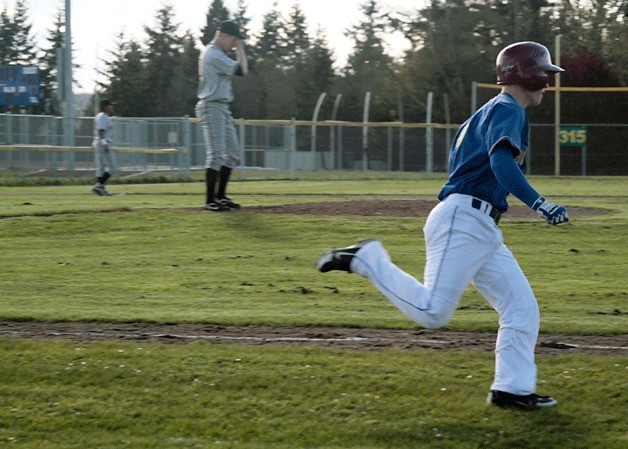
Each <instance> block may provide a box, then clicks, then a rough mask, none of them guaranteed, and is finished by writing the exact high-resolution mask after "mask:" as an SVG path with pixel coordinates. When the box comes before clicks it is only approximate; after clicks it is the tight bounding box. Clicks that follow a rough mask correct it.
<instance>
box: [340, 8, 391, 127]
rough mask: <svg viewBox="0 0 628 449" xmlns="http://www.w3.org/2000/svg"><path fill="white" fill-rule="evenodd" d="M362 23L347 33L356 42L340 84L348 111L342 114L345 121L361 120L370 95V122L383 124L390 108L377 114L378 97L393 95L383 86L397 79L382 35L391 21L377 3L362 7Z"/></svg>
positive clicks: (344, 109) (383, 109) (344, 110)
mask: <svg viewBox="0 0 628 449" xmlns="http://www.w3.org/2000/svg"><path fill="white" fill-rule="evenodd" d="M360 11H361V12H362V15H363V19H362V20H361V21H360V22H359V23H358V24H357V25H356V26H353V27H351V28H350V29H349V30H348V31H347V33H346V34H347V35H348V36H349V37H351V38H352V39H353V41H354V42H355V44H354V50H353V52H352V53H351V54H350V55H349V59H348V61H347V65H346V67H345V69H344V78H343V79H341V80H340V82H339V88H340V91H341V93H343V94H344V95H345V98H346V101H344V104H345V107H344V108H343V109H342V110H341V111H340V113H341V116H342V118H343V119H345V120H361V119H362V111H363V104H364V97H365V94H366V92H371V94H372V98H373V100H372V101H371V113H370V116H371V119H372V120H375V121H377V120H383V119H385V118H386V117H387V116H388V111H389V108H388V106H386V107H384V108H380V110H378V108H377V107H376V106H377V102H378V101H380V100H381V99H379V98H377V95H379V94H384V93H389V94H390V93H392V94H393V95H395V93H394V92H390V90H389V89H388V88H384V87H383V86H384V82H386V81H388V80H389V79H391V78H392V77H393V76H394V70H393V60H392V58H391V57H390V56H389V55H388V54H386V51H385V48H384V41H383V38H382V35H383V34H384V33H385V32H386V31H387V30H388V28H389V26H390V25H389V21H388V19H387V18H386V17H385V15H384V14H382V13H381V12H380V11H379V6H378V4H377V1H376V0H367V2H366V3H364V4H363V5H361V6H360Z"/></svg>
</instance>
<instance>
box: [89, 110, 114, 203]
mask: <svg viewBox="0 0 628 449" xmlns="http://www.w3.org/2000/svg"><path fill="white" fill-rule="evenodd" d="M112 113H113V103H112V102H111V100H102V101H101V102H100V112H99V113H98V114H97V115H96V117H95V118H94V140H93V141H92V148H93V149H94V163H95V165H96V179H97V180H98V182H97V183H96V185H94V187H93V188H92V192H94V193H95V194H96V195H98V196H111V195H109V193H108V192H107V190H106V189H105V183H106V182H107V180H108V179H109V178H110V177H111V175H112V174H113V173H114V172H115V170H116V155H115V154H114V152H113V148H112V146H111V143H112V141H111V137H112V135H111V134H112V131H113V121H112V120H111V114H112Z"/></svg>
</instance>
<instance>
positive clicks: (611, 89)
mask: <svg viewBox="0 0 628 449" xmlns="http://www.w3.org/2000/svg"><path fill="white" fill-rule="evenodd" d="M477 86H478V87H484V88H487V89H501V88H502V86H500V85H498V84H489V83H478V84H477ZM545 90H546V91H549V92H554V91H557V90H558V91H559V92H628V87H565V86H561V87H559V88H556V87H548V88H546V89H545Z"/></svg>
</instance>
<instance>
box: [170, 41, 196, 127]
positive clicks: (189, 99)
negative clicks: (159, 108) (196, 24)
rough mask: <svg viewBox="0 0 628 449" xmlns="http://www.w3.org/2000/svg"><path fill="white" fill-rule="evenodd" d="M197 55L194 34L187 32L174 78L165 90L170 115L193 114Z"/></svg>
mask: <svg viewBox="0 0 628 449" xmlns="http://www.w3.org/2000/svg"><path fill="white" fill-rule="evenodd" d="M198 56H199V51H198V49H197V48H196V42H195V39H194V36H193V35H192V34H191V33H188V34H186V35H185V36H184V38H183V43H182V49H181V53H180V55H179V62H178V64H177V66H176V67H175V76H174V79H173V81H172V84H171V85H170V87H169V89H168V91H167V92H165V95H166V98H170V99H171V101H170V107H171V109H172V115H175V116H180V115H192V116H193V115H194V106H195V104H196V102H197V97H196V88H197V86H198Z"/></svg>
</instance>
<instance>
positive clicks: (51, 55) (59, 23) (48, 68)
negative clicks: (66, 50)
mask: <svg viewBox="0 0 628 449" xmlns="http://www.w3.org/2000/svg"><path fill="white" fill-rule="evenodd" d="M64 40H65V19H64V12H63V10H62V9H60V10H58V11H57V13H56V14H55V16H54V18H53V23H52V28H49V29H48V35H47V37H46V43H45V44H44V47H43V48H42V54H41V56H40V58H39V75H40V86H41V92H40V93H41V103H40V105H39V107H38V108H37V112H41V113H43V114H49V115H61V109H60V106H59V101H58V99H57V92H58V89H59V80H58V68H57V52H58V51H59V49H60V48H61V47H63V44H64Z"/></svg>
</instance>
